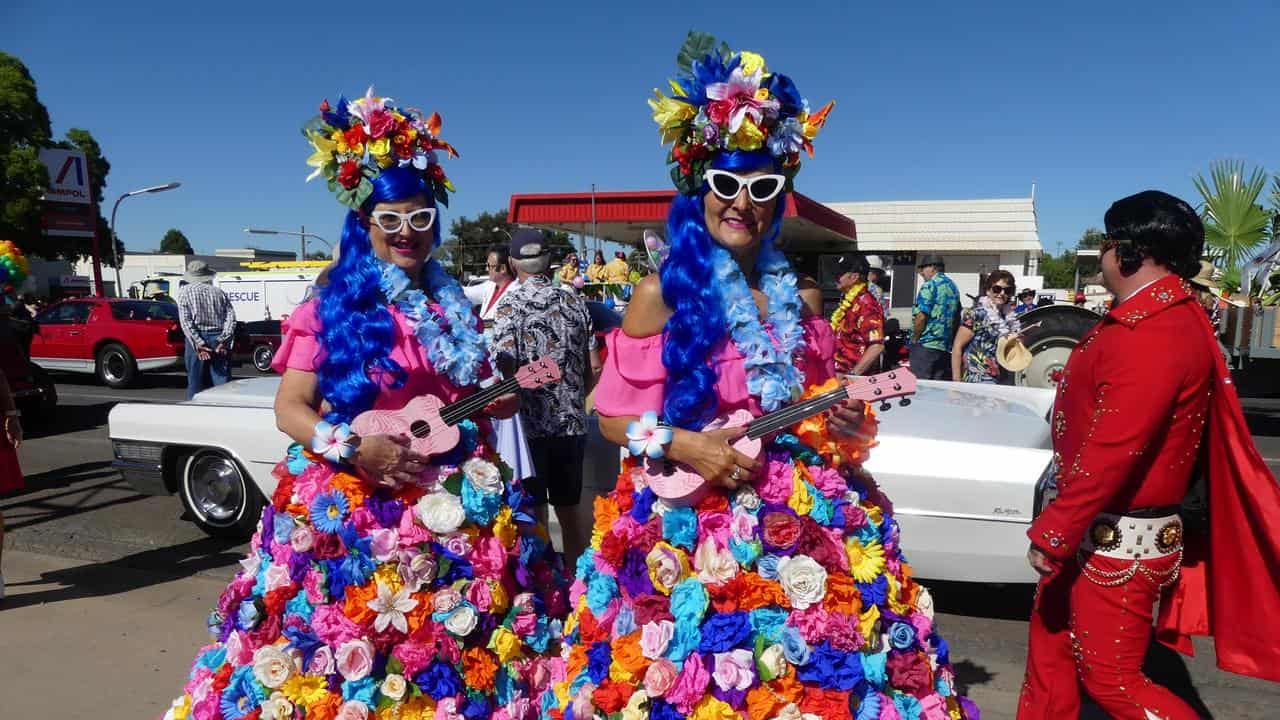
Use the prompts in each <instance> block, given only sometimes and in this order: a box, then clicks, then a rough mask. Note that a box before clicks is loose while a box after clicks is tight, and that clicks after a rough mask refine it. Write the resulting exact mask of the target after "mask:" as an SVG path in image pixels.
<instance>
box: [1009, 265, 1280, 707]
mask: <svg viewBox="0 0 1280 720" xmlns="http://www.w3.org/2000/svg"><path fill="white" fill-rule="evenodd" d="M1224 378H1225V369H1224V368H1223V367H1222V362H1221V358H1220V357H1219V356H1218V351H1217V346H1216V343H1215V342H1214V340H1213V336H1212V331H1210V330H1208V324H1207V321H1206V319H1205V317H1204V311H1203V310H1202V309H1201V308H1200V306H1199V304H1197V303H1196V302H1195V300H1194V296H1193V295H1192V293H1191V292H1190V290H1189V288H1188V286H1187V285H1186V284H1185V283H1184V282H1183V281H1181V280H1180V279H1179V278H1177V277H1176V276H1168V277H1166V278H1163V279H1161V280H1159V281H1157V282H1155V283H1153V284H1152V285H1150V286H1148V287H1146V288H1144V289H1142V290H1140V291H1139V292H1138V293H1137V294H1136V295H1135V296H1134V297H1131V298H1129V299H1127V300H1125V301H1124V302H1123V303H1121V304H1119V305H1117V306H1116V307H1115V308H1114V309H1113V310H1112V311H1111V312H1110V313H1108V315H1107V316H1106V317H1105V318H1104V319H1103V320H1102V321H1101V322H1099V323H1098V325H1097V326H1095V327H1094V328H1093V330H1092V331H1090V332H1089V334H1088V335H1086V336H1085V338H1084V339H1083V340H1082V341H1081V342H1080V344H1079V346H1078V347H1077V348H1076V349H1075V351H1074V352H1073V353H1072V355H1071V358H1070V360H1069V361H1068V362H1067V367H1066V369H1065V371H1064V373H1063V377H1062V381H1061V383H1060V384H1059V386H1058V396H1057V400H1056V402H1055V405H1054V411H1053V416H1052V419H1051V425H1052V433H1053V443H1054V451H1055V455H1054V458H1055V461H1056V462H1057V465H1058V477H1057V479H1058V492H1059V495H1058V497H1057V498H1056V499H1055V500H1053V502H1051V503H1050V504H1049V506H1048V507H1047V508H1045V510H1044V511H1043V512H1042V513H1041V514H1040V515H1039V516H1038V517H1037V518H1036V520H1035V521H1034V522H1033V523H1032V525H1031V528H1030V530H1029V531H1028V535H1029V536H1030V538H1031V541H1032V543H1033V544H1034V545H1035V546H1036V547H1038V548H1039V549H1041V550H1042V551H1043V552H1044V553H1045V554H1047V555H1048V556H1049V557H1050V558H1051V559H1052V560H1053V561H1054V562H1055V563H1056V564H1057V566H1058V568H1059V569H1058V571H1057V572H1055V573H1054V574H1053V575H1050V576H1049V577H1047V578H1044V579H1042V581H1041V583H1040V587H1039V590H1038V592H1037V597H1036V604H1035V608H1034V610H1033V614H1032V618H1031V628H1030V634H1031V635H1030V648H1029V654H1028V658H1027V676H1026V682H1025V683H1024V685H1023V690H1022V697H1021V700H1020V703H1019V709H1018V718H1019V720H1033V719H1036V718H1046V719H1048V718H1075V717H1078V715H1079V709H1080V689H1081V686H1083V689H1084V691H1085V692H1088V693H1089V695H1090V696H1091V697H1092V698H1093V700H1094V701H1095V702H1097V703H1098V704H1099V705H1100V706H1101V707H1102V708H1103V709H1104V710H1106V712H1107V713H1108V714H1110V715H1111V717H1113V718H1117V719H1118V720H1124V719H1126V718H1135V719H1136V720H1147V718H1149V717H1158V718H1162V719H1166V720H1167V719H1181V718H1188V719H1194V718H1196V717H1197V715H1196V714H1195V713H1194V712H1193V711H1192V710H1191V708H1190V707H1189V706H1188V705H1187V704H1186V703H1184V702H1183V701H1182V700H1180V699H1179V698H1177V697H1176V696H1174V695H1173V694H1172V693H1170V692H1169V691H1168V690H1166V689H1165V688H1163V687H1161V686H1159V685H1156V684H1153V683H1152V682H1151V681H1150V680H1148V679H1147V678H1146V677H1145V676H1144V675H1143V674H1142V661H1143V657H1144V656H1145V654H1146V650H1147V643H1148V639H1149V637H1150V633H1151V626H1152V610H1153V606H1154V604H1155V601H1156V599H1157V598H1158V597H1160V595H1161V594H1162V592H1163V590H1164V589H1165V588H1166V586H1170V585H1173V584H1175V583H1177V582H1179V578H1178V573H1179V572H1180V564H1181V562H1182V554H1181V553H1178V554H1174V555H1164V556H1162V557H1160V558H1159V559H1146V558H1143V559H1141V560H1133V559H1126V560H1120V559H1113V558H1109V557H1101V556H1099V555H1093V556H1092V557H1090V558H1083V559H1084V560H1087V562H1088V563H1090V567H1091V568H1092V570H1093V572H1091V573H1089V574H1088V576H1085V575H1082V574H1081V568H1080V564H1079V562H1080V560H1078V558H1077V550H1078V549H1079V546H1080V544H1081V541H1082V540H1083V539H1084V535H1085V533H1086V531H1087V530H1088V528H1089V527H1090V525H1091V524H1092V522H1093V520H1094V518H1095V517H1096V516H1097V515H1098V514H1099V513H1100V512H1110V513H1116V514H1119V515H1125V514H1127V513H1128V512H1129V511H1134V510H1138V509H1141V508H1156V507H1162V506H1176V505H1178V504H1179V503H1180V502H1181V500H1182V498H1183V497H1184V495H1185V494H1186V491H1187V489H1188V486H1189V484H1190V481H1191V477H1192V471H1193V469H1194V468H1195V466H1196V463H1197V460H1198V459H1199V458H1200V457H1201V453H1200V446H1201V442H1202V440H1203V439H1205V437H1206V433H1205V426H1206V422H1207V420H1208V419H1209V418H1210V417H1211V416H1216V415H1215V412H1217V411H1218V410H1219V409H1220V408H1221V407H1226V406H1224V405H1223V404H1222V403H1223V402H1225V401H1226V400H1230V401H1231V402H1232V403H1235V404H1234V405H1231V406H1230V407H1229V408H1228V409H1231V410H1234V413H1235V415H1236V417H1239V407H1238V401H1236V400H1235V395H1234V391H1233V390H1231V388H1230V385H1229V383H1230V380H1229V378H1226V379H1225V383H1226V384H1225V386H1224V387H1225V389H1224V390H1223V391H1222V392H1221V393H1219V394H1220V395H1222V396H1223V397H1221V398H1212V395H1213V393H1214V390H1215V383H1222V382H1224ZM1228 396H1229V397H1228ZM1219 401H1222V402H1219ZM1211 409H1212V410H1214V412H1211ZM1239 425H1240V426H1243V422H1240V423H1239ZM1233 429H1234V430H1238V428H1233ZM1237 434H1238V433H1237ZM1245 437H1246V440H1247V432H1246V435H1245ZM1211 441H1213V440H1212V439H1211ZM1233 451H1235V452H1239V453H1244V452H1252V453H1253V455H1252V460H1256V461H1257V462H1256V465H1260V466H1261V468H1262V470H1261V473H1262V474H1265V475H1266V478H1265V480H1258V483H1257V485H1258V489H1260V491H1261V492H1262V493H1263V495H1264V496H1266V497H1278V496H1277V494H1276V491H1275V487H1274V486H1275V483H1274V480H1273V479H1271V478H1270V475H1269V473H1267V471H1266V469H1265V465H1261V461H1260V460H1258V459H1257V455H1256V451H1255V450H1253V449H1252V443H1247V447H1246V448H1244V449H1236V450H1233ZM1256 465H1248V464H1247V463H1245V464H1241V467H1249V468H1250V469H1251V470H1252V469H1253V468H1254V467H1255V466H1256ZM1254 474H1255V475H1257V473H1254ZM1255 479H1256V478H1255ZM1268 481H1269V482H1268ZM1210 482H1211V500H1210V505H1211V507H1212V506H1213V505H1214V502H1215V499H1216V497H1215V496H1214V493H1215V492H1216V493H1218V494H1220V495H1223V496H1224V498H1225V495H1226V492H1224V491H1223V490H1219V489H1218V488H1217V486H1214V485H1213V484H1212V483H1213V482H1215V481H1214V480H1212V479H1211V481H1210ZM1224 482H1225V481H1224ZM1222 504H1227V503H1222ZM1213 522H1214V523H1218V524H1224V525H1225V524H1228V523H1225V522H1223V521H1219V519H1218V517H1217V516H1216V515H1215V517H1214V518H1213ZM1267 522H1269V523H1270V525H1268V526H1266V527H1265V528H1264V529H1263V531H1262V534H1263V536H1264V537H1263V541H1262V543H1261V544H1262V545H1266V546H1267V547H1268V548H1271V549H1274V548H1276V547H1280V542H1278V541H1277V540H1276V537H1275V531H1276V528H1278V527H1280V524H1277V523H1276V517H1275V516H1274V515H1273V516H1272V517H1270V518H1269V519H1267ZM1215 532H1216V528H1215ZM1268 534H1269V537H1268ZM1215 539H1216V535H1215ZM1221 544H1222V545H1224V546H1225V545H1226V544H1227V543H1221ZM1215 551H1216V550H1215ZM1227 551H1228V552H1229V551H1230V549H1228V550H1227ZM1187 552H1188V554H1189V555H1190V554H1192V553H1193V550H1192V549H1191V548H1189V549H1188V551H1187ZM1268 552H1270V551H1268ZM1135 563H1138V565H1137V567H1133V568H1131V566H1133V565H1134V564H1135ZM1259 567H1260V568H1261V572H1262V573H1263V574H1266V573H1268V572H1269V573H1270V575H1271V577H1274V576H1275V574H1276V572H1277V567H1276V564H1275V558H1266V559H1265V561H1264V562H1263V563H1262V564H1261V565H1259ZM1129 569H1135V570H1138V571H1137V572H1134V573H1132V574H1130V573H1126V572H1125V571H1126V570H1129ZM1126 575H1128V577H1127V579H1125V577H1126ZM1111 577H1114V578H1119V579H1121V581H1120V582H1115V581H1110V580H1106V579H1105V578H1111ZM1091 578H1092V579H1091ZM1100 578H1101V580H1100ZM1261 580H1262V581H1263V582H1264V583H1265V582H1266V581H1267V578H1266V577H1263V578H1261ZM1204 594H1205V592H1204V589H1203V587H1202V588H1201V589H1200V593H1199V595H1198V596H1197V597H1195V598H1192V599H1191V600H1190V601H1187V602H1189V605H1190V606H1192V607H1194V608H1195V609H1197V610H1202V609H1203V608H1204V607H1205V605H1206V604H1208V603H1206V601H1205V598H1204ZM1254 614H1255V615H1256V614H1257V613H1256V612H1255V613H1254ZM1196 619H1198V620H1201V621H1202V622H1200V623H1199V625H1198V626H1197V627H1196V628H1195V630H1196V631H1197V632H1199V633H1201V634H1203V633H1204V632H1207V631H1209V630H1211V629H1209V628H1206V627H1205V625H1206V623H1205V622H1203V620H1204V619H1203V618H1202V617H1201V618H1196ZM1162 620H1163V618H1162ZM1194 624H1195V623H1191V622H1187V621H1186V619H1185V618H1183V619H1182V621H1181V627H1182V628H1188V627H1191V626H1192V625H1194ZM1179 629H1181V628H1179ZM1263 636H1264V637H1265V633H1264V634H1263ZM1272 637H1273V638H1274V636H1272ZM1230 642H1231V641H1230V640H1229V641H1228V643H1230ZM1184 649H1185V646H1184ZM1223 652H1224V646H1223V644H1222V641H1221V640H1220V642H1219V661H1220V664H1222V665H1223V667H1226V668H1227V669H1232V670H1235V671H1237V672H1240V671H1241V670H1240V669H1238V667H1239V664H1237V667H1230V666H1229V663H1224V661H1223ZM1245 653H1246V654H1247V653H1248V649H1246V651H1245ZM1245 671H1246V672H1247V671H1248V670H1247V669H1246V670H1245ZM1273 672H1274V671H1273ZM1148 711H1149V712H1150V713H1151V714H1150V715H1149V714H1148Z"/></svg>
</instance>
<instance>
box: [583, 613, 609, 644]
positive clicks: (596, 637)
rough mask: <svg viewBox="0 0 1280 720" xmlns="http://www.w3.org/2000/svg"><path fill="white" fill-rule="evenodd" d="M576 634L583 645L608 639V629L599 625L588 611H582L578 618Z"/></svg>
mask: <svg viewBox="0 0 1280 720" xmlns="http://www.w3.org/2000/svg"><path fill="white" fill-rule="evenodd" d="M578 634H579V635H580V636H581V637H582V644H583V645H588V646H589V645H591V644H592V643H597V642H602V641H605V640H608V639H609V629H608V628H606V627H604V626H603V625H601V624H600V623H599V622H598V621H597V620H596V616H595V615H593V614H592V613H591V611H590V610H584V611H583V612H582V614H581V615H579V616H578Z"/></svg>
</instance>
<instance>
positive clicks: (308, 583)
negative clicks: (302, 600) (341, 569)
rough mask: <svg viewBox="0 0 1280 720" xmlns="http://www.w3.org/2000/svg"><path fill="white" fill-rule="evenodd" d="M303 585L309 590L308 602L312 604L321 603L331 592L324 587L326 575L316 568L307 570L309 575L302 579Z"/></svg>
mask: <svg viewBox="0 0 1280 720" xmlns="http://www.w3.org/2000/svg"><path fill="white" fill-rule="evenodd" d="M302 587H303V588H304V589H305V590H306V591H307V602H309V603H311V604H312V605H320V604H322V603H324V602H325V601H326V600H327V599H328V598H329V593H327V592H325V589H324V577H323V576H322V575H321V574H320V573H319V572H318V571H316V569H315V568H312V569H310V570H307V576H306V577H305V578H303V579H302Z"/></svg>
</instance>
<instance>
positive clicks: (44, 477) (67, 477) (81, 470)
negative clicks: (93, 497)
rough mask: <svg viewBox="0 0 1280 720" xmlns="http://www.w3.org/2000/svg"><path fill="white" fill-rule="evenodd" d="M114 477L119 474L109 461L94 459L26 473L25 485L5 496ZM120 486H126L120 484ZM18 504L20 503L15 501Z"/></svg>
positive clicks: (28, 493)
mask: <svg viewBox="0 0 1280 720" xmlns="http://www.w3.org/2000/svg"><path fill="white" fill-rule="evenodd" d="M107 477H111V478H116V479H119V477H120V475H119V474H118V473H117V472H116V471H115V470H113V469H112V468H111V463H110V462H109V461H107V460H96V461H94V462H86V463H79V464H78V465H68V466H66V467H61V468H57V469H55V470H49V471H46V472H42V473H35V474H33V475H27V476H25V477H24V478H23V482H24V483H25V484H26V487H25V488H23V489H22V490H19V491H17V492H14V493H11V494H9V495H7V496H6V497H7V498H18V497H22V496H23V495H30V494H32V493H37V492H41V491H44V490H54V489H57V488H64V487H67V486H69V485H72V484H74V483H78V482H84V481H86V480H97V479H99V478H107ZM120 487H121V488H126V487H128V486H126V485H121V486H120ZM54 497H56V496H46V498H47V499H53V498H54ZM16 504H20V503H16Z"/></svg>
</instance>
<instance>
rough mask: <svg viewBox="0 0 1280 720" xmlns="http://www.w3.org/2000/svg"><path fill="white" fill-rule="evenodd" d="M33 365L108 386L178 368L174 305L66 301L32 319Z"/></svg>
mask: <svg viewBox="0 0 1280 720" xmlns="http://www.w3.org/2000/svg"><path fill="white" fill-rule="evenodd" d="M35 322H36V329H35V334H34V335H33V336H32V338H31V361H32V362H34V363H36V364H37V365H39V366H40V367H42V368H44V369H46V370H62V371H65V372H76V373H94V374H96V375H97V376H98V381H99V382H101V383H103V384H104V385H107V386H108V387H112V388H121V387H126V386H128V385H130V384H132V383H133V381H134V380H136V379H137V377H138V373H139V372H140V371H143V370H161V369H164V368H169V367H175V366H179V365H181V364H182V362H183V360H182V354H183V349H184V341H183V337H182V329H181V327H180V326H179V325H178V306H177V305H174V304H173V303H164V302H157V301H155V300H127V299H114V298H81V299H77V300H64V301H63V302H60V303H58V304H56V305H52V306H50V307H48V308H46V309H45V310H44V311H43V312H41V313H40V314H39V315H37V316H36V318H35Z"/></svg>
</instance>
